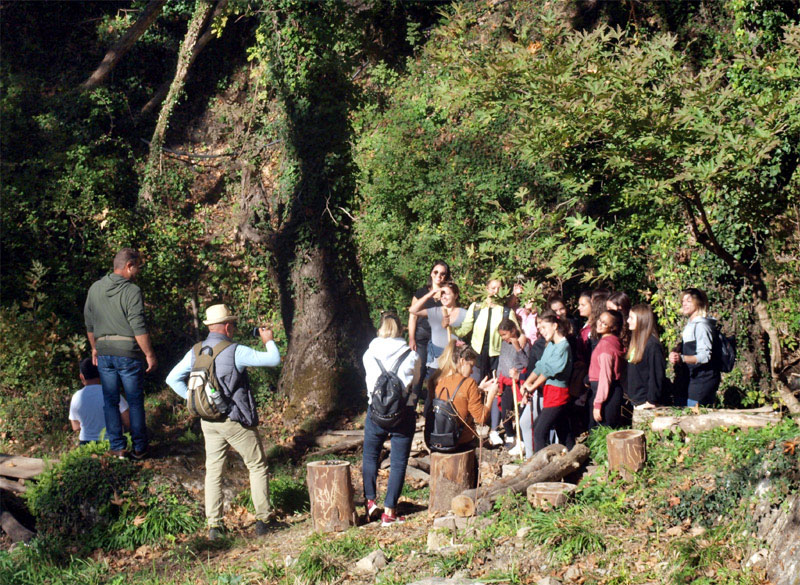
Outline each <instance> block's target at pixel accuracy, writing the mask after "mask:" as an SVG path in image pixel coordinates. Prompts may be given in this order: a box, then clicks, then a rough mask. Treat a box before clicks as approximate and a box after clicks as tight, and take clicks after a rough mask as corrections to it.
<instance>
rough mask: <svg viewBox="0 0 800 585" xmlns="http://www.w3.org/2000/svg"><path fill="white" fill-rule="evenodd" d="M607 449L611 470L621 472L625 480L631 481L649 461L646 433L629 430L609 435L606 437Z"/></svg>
mask: <svg viewBox="0 0 800 585" xmlns="http://www.w3.org/2000/svg"><path fill="white" fill-rule="evenodd" d="M606 447H607V448H608V468H609V470H611V471H619V474H620V475H621V476H622V478H623V479H625V480H631V479H633V476H634V475H635V474H636V473H638V472H639V471H641V470H642V469H644V464H645V461H647V444H646V439H645V436H644V431H637V430H633V429H627V430H624V431H614V432H613V433H609V434H608V435H606Z"/></svg>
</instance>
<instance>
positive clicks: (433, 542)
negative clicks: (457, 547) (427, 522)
mask: <svg viewBox="0 0 800 585" xmlns="http://www.w3.org/2000/svg"><path fill="white" fill-rule="evenodd" d="M453 544H454V543H453V533H452V532H451V531H450V530H442V529H440V528H434V529H433V530H430V531H428V552H437V551H440V550H442V549H443V548H448V547H451V546H453Z"/></svg>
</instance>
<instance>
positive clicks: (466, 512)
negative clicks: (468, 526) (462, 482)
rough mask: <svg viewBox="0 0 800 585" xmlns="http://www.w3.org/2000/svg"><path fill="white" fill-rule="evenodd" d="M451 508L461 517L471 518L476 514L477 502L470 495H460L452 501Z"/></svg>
mask: <svg viewBox="0 0 800 585" xmlns="http://www.w3.org/2000/svg"><path fill="white" fill-rule="evenodd" d="M450 509H451V510H453V514H455V515H456V516H458V517H460V518H469V517H470V516H474V515H475V502H474V501H472V498H470V497H468V496H462V495H458V496H456V497H455V498H453V500H452V501H451V502H450Z"/></svg>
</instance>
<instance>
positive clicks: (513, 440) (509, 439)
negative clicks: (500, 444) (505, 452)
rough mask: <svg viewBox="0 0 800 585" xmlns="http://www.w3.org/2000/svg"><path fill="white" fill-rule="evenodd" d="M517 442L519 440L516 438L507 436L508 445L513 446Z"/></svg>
mask: <svg viewBox="0 0 800 585" xmlns="http://www.w3.org/2000/svg"><path fill="white" fill-rule="evenodd" d="M516 440H517V439H515V438H514V437H509V436H508V435H506V445H513V444H514V443H515V442H516Z"/></svg>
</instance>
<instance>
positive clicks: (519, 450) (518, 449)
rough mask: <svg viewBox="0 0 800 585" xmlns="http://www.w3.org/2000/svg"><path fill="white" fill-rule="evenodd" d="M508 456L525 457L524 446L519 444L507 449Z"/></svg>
mask: <svg viewBox="0 0 800 585" xmlns="http://www.w3.org/2000/svg"><path fill="white" fill-rule="evenodd" d="M508 454H509V455H511V456H512V457H522V456H523V455H525V445H524V444H522V443H519V444H518V445H516V446H514V447H512V448H511V449H509V450H508Z"/></svg>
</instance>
